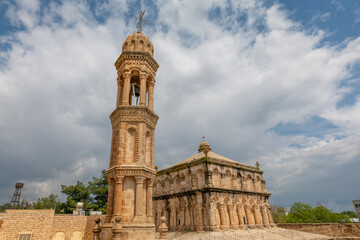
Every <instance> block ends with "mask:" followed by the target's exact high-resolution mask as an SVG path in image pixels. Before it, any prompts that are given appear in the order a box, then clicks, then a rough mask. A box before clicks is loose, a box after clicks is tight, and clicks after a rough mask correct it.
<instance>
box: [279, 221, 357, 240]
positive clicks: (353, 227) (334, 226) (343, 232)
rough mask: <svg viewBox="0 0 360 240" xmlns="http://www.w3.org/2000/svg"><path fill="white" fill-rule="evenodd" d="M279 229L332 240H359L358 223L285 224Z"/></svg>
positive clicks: (280, 225)
mask: <svg viewBox="0 0 360 240" xmlns="http://www.w3.org/2000/svg"><path fill="white" fill-rule="evenodd" d="M277 226H278V227H280V228H286V229H292V230H297V231H303V232H309V233H315V234H321V235H325V236H330V237H333V238H334V239H337V240H340V239H360V223H286V224H277Z"/></svg>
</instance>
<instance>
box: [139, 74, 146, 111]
mask: <svg viewBox="0 0 360 240" xmlns="http://www.w3.org/2000/svg"><path fill="white" fill-rule="evenodd" d="M145 105H146V73H140V106H145Z"/></svg>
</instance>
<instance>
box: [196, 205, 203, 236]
mask: <svg viewBox="0 0 360 240" xmlns="http://www.w3.org/2000/svg"><path fill="white" fill-rule="evenodd" d="M195 218H197V221H195V223H197V224H196V226H195V229H196V231H197V232H203V231H204V223H203V215H202V205H200V204H199V205H198V206H196V214H195Z"/></svg>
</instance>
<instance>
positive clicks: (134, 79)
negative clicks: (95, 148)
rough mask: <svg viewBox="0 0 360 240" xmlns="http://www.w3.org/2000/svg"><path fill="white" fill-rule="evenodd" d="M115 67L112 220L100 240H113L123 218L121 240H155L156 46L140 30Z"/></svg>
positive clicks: (109, 207)
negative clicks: (115, 98)
mask: <svg viewBox="0 0 360 240" xmlns="http://www.w3.org/2000/svg"><path fill="white" fill-rule="evenodd" d="M122 50H123V51H122V54H121V55H120V57H119V58H118V60H117V61H116V63H115V67H116V69H117V73H118V78H117V85H118V92H117V100H116V108H115V110H114V112H113V113H112V114H111V115H110V119H111V125H112V140H111V153H110V164H109V169H108V171H107V177H108V183H109V192H108V204H107V215H106V219H105V223H104V224H103V226H102V230H101V234H100V235H101V239H102V240H109V239H111V236H112V232H111V229H112V227H113V223H114V219H115V218H116V217H118V216H121V217H122V221H121V225H122V229H123V236H122V239H155V225H154V221H153V215H152V195H153V190H152V188H153V182H154V179H155V169H154V139H155V136H154V134H155V126H156V123H157V120H158V118H159V117H158V116H157V115H156V114H155V113H154V85H155V74H156V71H157V69H158V67H159V65H158V64H157V62H156V61H155V59H153V52H154V50H153V45H152V43H151V41H150V40H149V39H148V37H146V36H145V35H144V34H142V33H141V32H140V31H138V32H136V33H134V34H131V35H129V36H128V37H127V39H126V40H125V42H124V44H123V48H122Z"/></svg>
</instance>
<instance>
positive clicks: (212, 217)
mask: <svg viewBox="0 0 360 240" xmlns="http://www.w3.org/2000/svg"><path fill="white" fill-rule="evenodd" d="M216 207H217V203H216V202H210V209H209V212H210V214H209V217H210V230H211V231H213V232H218V231H220V229H219V227H218V226H217V223H216Z"/></svg>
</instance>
